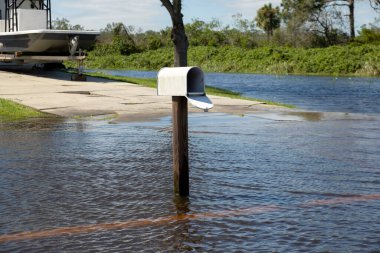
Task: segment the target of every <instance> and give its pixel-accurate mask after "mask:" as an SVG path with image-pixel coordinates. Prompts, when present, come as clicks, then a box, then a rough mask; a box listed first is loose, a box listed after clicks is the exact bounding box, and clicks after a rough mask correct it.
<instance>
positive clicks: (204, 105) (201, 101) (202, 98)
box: [186, 94, 214, 111]
mask: <svg viewBox="0 0 380 253" xmlns="http://www.w3.org/2000/svg"><path fill="white" fill-rule="evenodd" d="M186 97H187V100H188V101H189V102H190V103H191V104H192V105H193V106H195V107H197V108H200V109H202V110H206V111H207V110H209V109H211V108H213V107H214V105H213V103H212V102H211V100H210V99H209V98H208V97H207V96H206V95H205V94H204V95H194V96H193V95H187V96H186Z"/></svg>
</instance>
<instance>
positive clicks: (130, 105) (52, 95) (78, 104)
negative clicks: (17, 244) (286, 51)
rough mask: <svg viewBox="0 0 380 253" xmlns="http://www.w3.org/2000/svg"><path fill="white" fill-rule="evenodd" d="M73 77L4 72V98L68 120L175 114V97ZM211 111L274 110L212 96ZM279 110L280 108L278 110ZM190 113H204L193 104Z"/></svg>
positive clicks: (0, 76) (0, 91) (0, 82)
mask: <svg viewBox="0 0 380 253" xmlns="http://www.w3.org/2000/svg"><path fill="white" fill-rule="evenodd" d="M69 80H70V74H67V73H63V72H50V71H42V70H31V69H23V70H18V71H14V70H12V71H2V70H0V97H1V98H5V99H9V100H13V101H15V102H18V103H21V104H24V105H27V106H30V107H33V108H36V109H38V110H41V111H43V112H47V113H52V114H56V115H60V116H64V117H75V116H82V117H86V116H99V115H108V114H114V115H116V116H117V120H120V121H136V120H151V119H156V118H160V117H162V116H167V115H170V114H171V98H170V97H159V96H157V92H156V90H155V89H151V88H146V87H141V86H138V85H134V84H129V83H124V82H117V81H110V80H105V79H100V78H92V77H89V78H88V81H87V82H72V81H69ZM210 98H211V100H212V101H213V103H214V104H215V107H214V108H213V109H212V110H211V112H223V113H236V114H245V113H253V112H255V111H262V110H269V109H274V108H276V107H274V106H268V105H264V104H262V103H260V102H254V101H246V100H239V99H230V98H223V97H217V96H210ZM277 109H278V107H277ZM189 111H190V112H200V110H198V109H196V108H192V107H191V105H190V104H189Z"/></svg>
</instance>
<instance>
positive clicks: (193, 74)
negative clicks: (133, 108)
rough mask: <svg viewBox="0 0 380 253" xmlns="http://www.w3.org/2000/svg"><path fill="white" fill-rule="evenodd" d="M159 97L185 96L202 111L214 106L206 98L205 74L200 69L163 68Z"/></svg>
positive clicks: (160, 72) (160, 74) (160, 75)
mask: <svg viewBox="0 0 380 253" xmlns="http://www.w3.org/2000/svg"><path fill="white" fill-rule="evenodd" d="M157 91H158V95H159V96H184V97H187V99H188V101H189V102H190V103H191V104H192V105H194V106H195V107H198V108H200V109H202V110H206V111H207V110H209V109H211V108H212V107H214V105H213V104H212V102H211V100H210V99H209V98H208V97H207V96H206V92H205V82H204V73H203V71H202V70H201V69H200V68H198V67H176V68H163V69H161V70H160V71H159V72H158V86H157Z"/></svg>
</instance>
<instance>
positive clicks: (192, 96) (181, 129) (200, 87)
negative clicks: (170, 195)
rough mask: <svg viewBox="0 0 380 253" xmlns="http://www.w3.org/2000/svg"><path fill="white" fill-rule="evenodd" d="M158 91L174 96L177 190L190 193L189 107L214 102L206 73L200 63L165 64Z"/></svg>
mask: <svg viewBox="0 0 380 253" xmlns="http://www.w3.org/2000/svg"><path fill="white" fill-rule="evenodd" d="M157 94H158V95H159V96H171V97H172V111H173V119H172V121H173V180H174V192H175V193H176V194H177V195H179V196H188V195H189V188H190V187H189V186H190V184H189V147H188V144H189V141H188V108H187V104H188V103H187V102H188V101H190V102H191V104H193V105H194V106H196V107H198V108H200V109H202V110H209V109H211V108H212V107H213V104H212V102H211V101H210V99H209V98H208V97H207V96H206V93H205V84H204V74H203V71H202V70H201V69H200V68H198V67H177V68H163V69H161V70H160V72H158V85H157Z"/></svg>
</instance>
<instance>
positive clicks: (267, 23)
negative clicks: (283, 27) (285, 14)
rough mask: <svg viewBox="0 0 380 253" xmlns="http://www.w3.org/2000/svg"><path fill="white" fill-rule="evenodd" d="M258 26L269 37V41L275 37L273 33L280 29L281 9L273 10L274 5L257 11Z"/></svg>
mask: <svg viewBox="0 0 380 253" xmlns="http://www.w3.org/2000/svg"><path fill="white" fill-rule="evenodd" d="M255 20H256V22H257V26H258V27H260V28H262V29H263V30H264V31H265V32H266V33H267V36H268V40H269V39H270V37H271V36H273V31H274V30H275V29H277V28H279V27H280V24H281V17H280V8H279V7H276V8H273V7H272V4H266V5H264V6H263V7H262V8H260V9H259V10H258V11H257V16H256V19H255Z"/></svg>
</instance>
